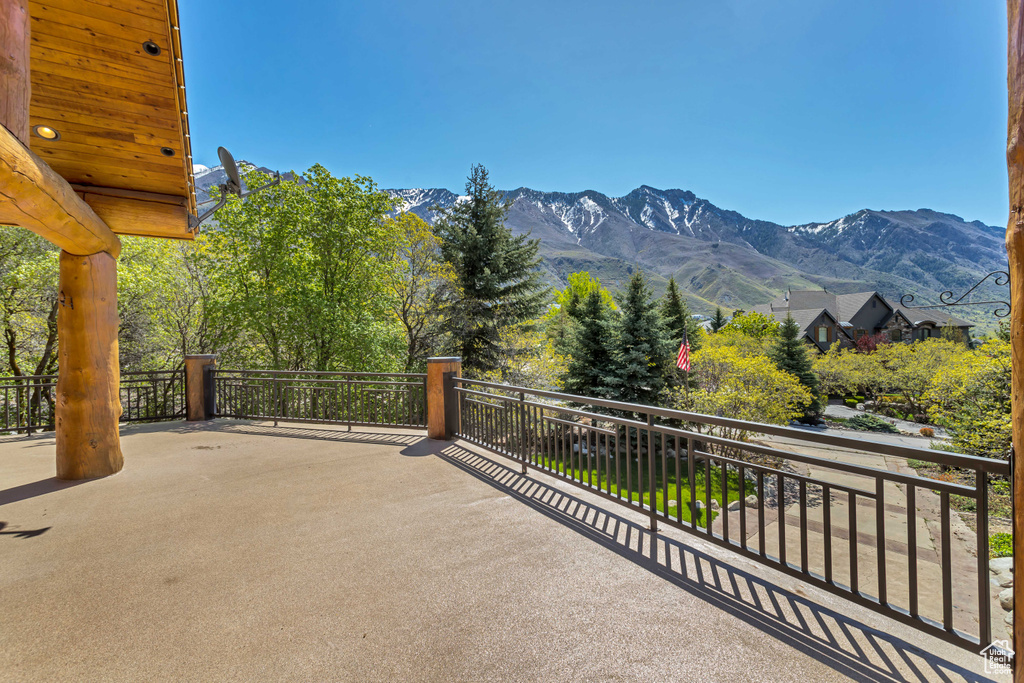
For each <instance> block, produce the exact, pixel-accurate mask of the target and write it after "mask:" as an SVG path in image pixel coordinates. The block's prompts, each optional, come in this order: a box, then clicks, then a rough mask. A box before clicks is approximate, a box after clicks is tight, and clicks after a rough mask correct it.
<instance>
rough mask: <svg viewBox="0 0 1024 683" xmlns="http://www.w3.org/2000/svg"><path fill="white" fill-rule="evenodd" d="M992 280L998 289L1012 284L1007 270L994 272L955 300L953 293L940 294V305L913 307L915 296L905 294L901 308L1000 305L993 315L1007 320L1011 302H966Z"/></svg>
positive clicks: (901, 299) (901, 301)
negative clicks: (979, 288)
mask: <svg viewBox="0 0 1024 683" xmlns="http://www.w3.org/2000/svg"><path fill="white" fill-rule="evenodd" d="M989 278H992V284H994V285H996V286H997V287H1006V286H1008V285H1009V284H1010V274H1009V273H1008V272H1007V271H1005V270H994V271H992V272H991V273H989V274H988V275H986V276H985V277H983V278H981V279H980V280H978V281H977V282H975V283H974V286H973V287H971V288H970V289H968V290H967V291H966V292H964V293H963V294H961V295H960V297H959V298H957V299H954V298H953V292H952V291H945V292H943V293H942V294H939V303H937V304H930V305H927V306H911V304H912V303H913V301H914V295H913V294H904V295H903V296H902V297H900V306H903V307H904V308H942V307H944V306H985V305H987V304H998V308H996V310H994V311H992V314H993V315H994V316H996V317H997V318H1005V317H1006V316H1008V315H1010V302H1009V301H998V300H996V301H964V299H966V298H967V297H968V296H970V294H971V292H973V291H974V290H976V289H977V288H978V287H980V286H981V285H982V284H984V282H985V281H986V280H988V279H989Z"/></svg>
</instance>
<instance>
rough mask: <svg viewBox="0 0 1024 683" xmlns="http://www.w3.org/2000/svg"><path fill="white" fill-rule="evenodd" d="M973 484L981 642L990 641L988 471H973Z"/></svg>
mask: <svg viewBox="0 0 1024 683" xmlns="http://www.w3.org/2000/svg"><path fill="white" fill-rule="evenodd" d="M974 486H975V490H976V491H977V498H978V502H977V513H976V515H977V516H976V518H975V519H976V520H977V532H976V533H975V536H976V537H977V542H978V548H977V553H978V622H979V624H980V634H979V635H980V638H981V643H982V644H983V645H984V644H987V643H991V642H992V603H991V601H990V600H989V595H988V591H989V588H988V585H989V583H988V582H989V578H988V554H989V547H988V472H986V471H984V470H982V469H980V468H979V469H976V470H975V471H974Z"/></svg>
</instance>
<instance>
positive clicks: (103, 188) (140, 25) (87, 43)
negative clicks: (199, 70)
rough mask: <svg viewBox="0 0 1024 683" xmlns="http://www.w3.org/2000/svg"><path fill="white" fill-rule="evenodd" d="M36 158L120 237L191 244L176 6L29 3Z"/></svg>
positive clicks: (156, 2)
mask: <svg viewBox="0 0 1024 683" xmlns="http://www.w3.org/2000/svg"><path fill="white" fill-rule="evenodd" d="M29 15H30V19H31V59H30V68H31V82H32V97H31V102H30V107H29V124H30V126H31V127H32V128H33V130H35V128H36V127H37V126H46V127H49V128H51V129H52V130H55V131H57V133H59V137H58V138H57V139H50V140H48V139H44V138H43V137H40V136H39V135H38V134H36V133H33V134H32V135H31V138H30V147H31V149H32V151H33V152H34V153H35V154H36V155H37V156H38V157H39V158H40V159H42V160H43V161H45V162H46V164H48V165H49V167H50V168H51V169H53V171H54V172H55V173H56V174H57V175H59V176H61V177H62V178H64V179H65V180H66V181H67V182H68V183H70V184H71V186H72V188H73V189H74V191H75V193H76V194H77V195H78V197H79V198H81V199H82V200H84V201H85V203H86V204H87V205H88V206H89V207H91V209H92V210H93V211H94V212H95V214H96V215H97V216H98V217H99V218H100V219H102V221H103V222H105V223H106V224H107V225H108V226H109V227H110V229H111V230H112V231H113V232H114V233H116V234H119V235H144V236H149V237H168V238H174V239H191V238H192V237H193V233H192V232H191V231H190V230H189V220H188V217H189V214H195V213H196V196H195V180H194V178H193V176H192V148H191V144H190V138H189V124H188V106H187V104H186V99H185V73H184V69H183V62H182V58H181V35H180V30H179V27H178V3H177V0H126V1H123V2H122V1H117V0H29Z"/></svg>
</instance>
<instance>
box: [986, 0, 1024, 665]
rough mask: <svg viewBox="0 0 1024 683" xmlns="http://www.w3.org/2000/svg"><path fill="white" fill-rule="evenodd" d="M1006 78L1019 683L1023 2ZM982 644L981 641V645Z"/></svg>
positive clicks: (1012, 13)
mask: <svg viewBox="0 0 1024 683" xmlns="http://www.w3.org/2000/svg"><path fill="white" fill-rule="evenodd" d="M1006 17H1007V27H1008V29H1009V36H1008V40H1007V74H1006V85H1007V91H1008V95H1009V97H1008V100H1009V111H1008V117H1007V126H1006V169H1007V172H1008V175H1009V182H1010V218H1009V221H1008V223H1007V226H1006V255H1007V259H1008V261H1009V268H1008V272H1009V274H1010V348H1011V357H1012V363H1013V371H1012V376H1011V380H1010V385H1011V386H1010V400H1011V423H1012V430H1013V454H1014V455H1013V458H1012V471H1011V473H1010V476H1011V480H1012V482H1013V604H1014V607H1015V608H1016V609H1015V610H1014V620H1013V644H1012V645H1011V648H1012V649H1013V650H1014V651H1015V652H1016V653H1017V655H1016V656H1015V657H1014V670H1013V680H1014V681H1016V682H1017V683H1024V666H1022V665H1021V660H1022V659H1024V650H1022V648H1024V619H1022V618H1021V613H1022V612H1024V0H1007V3H1006ZM985 645H987V643H982V646H983V647H984V646H985Z"/></svg>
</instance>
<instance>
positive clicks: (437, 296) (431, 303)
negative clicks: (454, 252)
mask: <svg viewBox="0 0 1024 683" xmlns="http://www.w3.org/2000/svg"><path fill="white" fill-rule="evenodd" d="M392 220H393V222H394V224H395V227H396V228H397V231H398V235H399V237H400V242H399V248H398V255H399V259H400V261H399V267H398V268H397V269H396V270H395V272H394V276H393V278H392V281H391V289H392V292H393V294H394V302H395V311H394V312H395V315H396V316H397V317H398V319H399V321H401V323H402V327H403V328H404V329H405V339H406V360H405V371H406V372H413V371H414V370H417V369H421V368H422V367H423V366H424V364H425V362H426V359H427V357H428V356H430V355H434V354H438V353H441V352H442V351H443V350H444V349H445V348H447V347H448V346H450V340H448V338H447V336H446V335H445V333H444V329H443V324H444V317H445V314H446V312H447V310H448V307H449V306H450V305H451V304H452V302H453V301H455V300H456V299H457V298H458V294H459V284H458V281H457V279H456V277H455V272H454V271H453V270H452V267H451V266H450V265H449V264H447V263H446V262H445V261H444V259H443V258H442V257H441V241H440V240H439V239H437V237H436V236H435V235H434V233H433V232H432V231H431V229H430V226H429V225H427V223H426V222H425V221H424V220H423V219H421V218H420V217H419V216H417V215H416V214H414V213H409V212H404V213H401V214H399V215H398V216H395V218H394V219H392Z"/></svg>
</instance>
